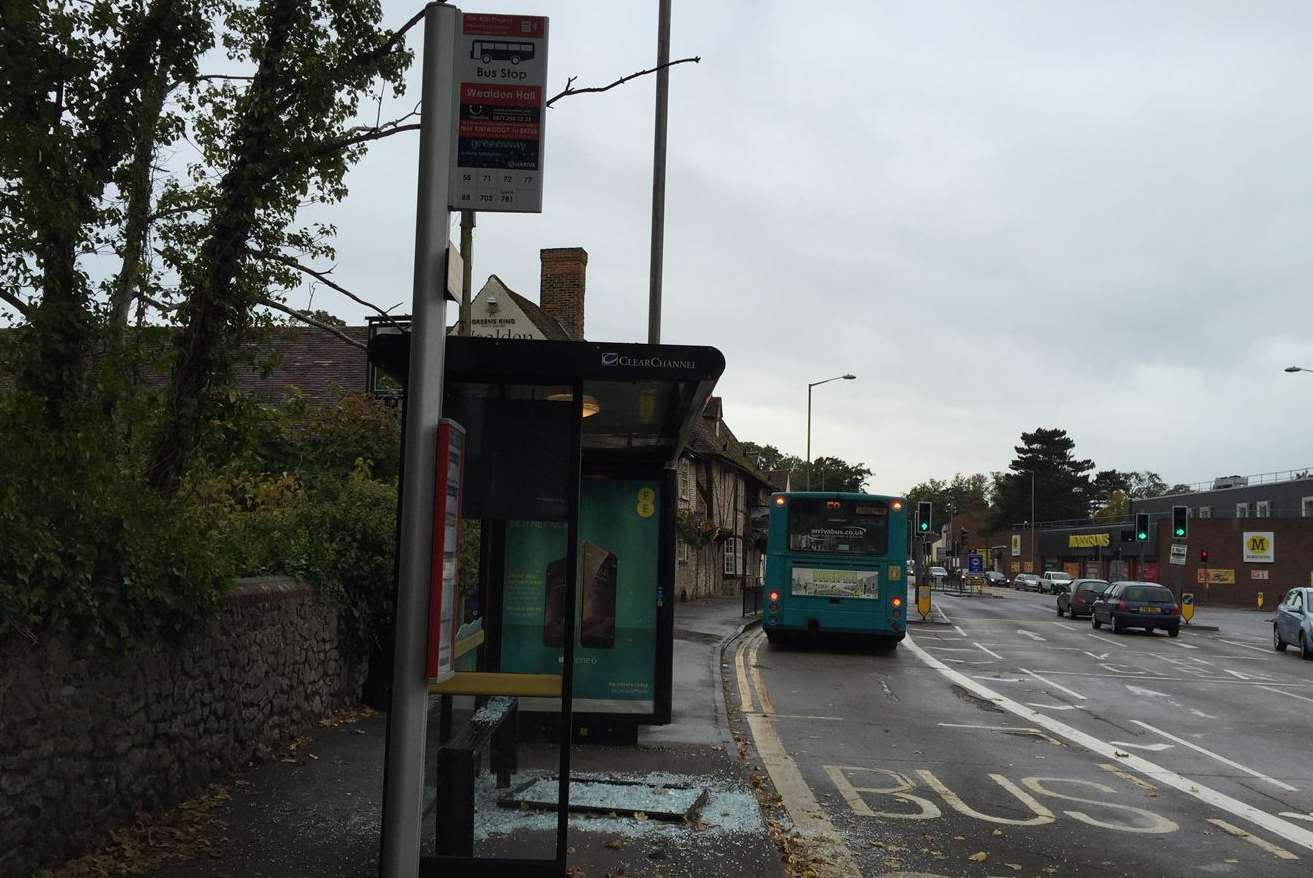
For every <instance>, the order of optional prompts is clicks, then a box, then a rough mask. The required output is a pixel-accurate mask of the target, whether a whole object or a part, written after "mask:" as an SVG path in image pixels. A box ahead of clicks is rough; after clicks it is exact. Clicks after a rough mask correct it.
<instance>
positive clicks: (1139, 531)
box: [1135, 512, 1149, 543]
mask: <svg viewBox="0 0 1313 878" xmlns="http://www.w3.org/2000/svg"><path fill="white" fill-rule="evenodd" d="M1135 541H1136V542H1137V543H1147V542H1148V541H1149V513H1147V512H1137V513H1135Z"/></svg>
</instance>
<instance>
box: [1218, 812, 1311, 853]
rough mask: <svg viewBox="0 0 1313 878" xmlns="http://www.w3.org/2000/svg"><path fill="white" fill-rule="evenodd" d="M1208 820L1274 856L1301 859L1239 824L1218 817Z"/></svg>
mask: <svg viewBox="0 0 1313 878" xmlns="http://www.w3.org/2000/svg"><path fill="white" fill-rule="evenodd" d="M1208 822H1209V823H1211V824H1213V825H1214V826H1218V827H1221V828H1222V829H1223V830H1225V831H1226V832H1229V833H1230V834H1231V835H1234V836H1235V837H1236V838H1243V839H1244V840H1245V841H1247V842H1249V843H1250V844H1252V845H1254V846H1256V847H1260V848H1262V849H1263V850H1265V851H1267V852H1268V853H1269V854H1271V855H1272V856H1274V857H1277V858H1279V859H1282V860H1298V859H1299V857H1297V856H1295V855H1294V854H1292V853H1291V852H1290V851H1288V850H1286V849H1285V848H1280V847H1277V846H1276V845H1274V844H1272V842H1270V841H1267V840H1265V839H1261V838H1259V837H1258V836H1256V835H1254V834H1253V833H1250V832H1245V831H1244V830H1243V829H1241V828H1240V827H1239V826H1232V825H1231V824H1230V823H1227V822H1226V821H1225V820H1219V819H1218V818H1216V817H1209V818H1208Z"/></svg>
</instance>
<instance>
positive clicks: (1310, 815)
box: [1281, 811, 1313, 823]
mask: <svg viewBox="0 0 1313 878" xmlns="http://www.w3.org/2000/svg"><path fill="white" fill-rule="evenodd" d="M1281 816H1282V817H1294V818H1295V819H1296V820H1307V821H1308V822H1309V823H1313V812H1309V813H1308V814H1300V813H1299V812H1298V811H1282V812H1281Z"/></svg>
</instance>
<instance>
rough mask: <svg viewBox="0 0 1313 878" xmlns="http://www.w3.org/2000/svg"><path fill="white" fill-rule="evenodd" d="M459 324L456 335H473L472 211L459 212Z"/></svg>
mask: <svg viewBox="0 0 1313 878" xmlns="http://www.w3.org/2000/svg"><path fill="white" fill-rule="evenodd" d="M460 259H461V272H460V326H459V328H458V329H457V330H456V334H457V335H473V334H474V333H473V332H472V331H471V328H470V287H471V285H472V284H471V280H472V279H473V276H474V211H472V210H462V211H461V212H460Z"/></svg>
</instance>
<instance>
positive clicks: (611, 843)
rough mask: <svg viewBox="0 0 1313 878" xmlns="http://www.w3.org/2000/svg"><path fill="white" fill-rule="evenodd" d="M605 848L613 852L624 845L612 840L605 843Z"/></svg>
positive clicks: (621, 842) (617, 840)
mask: <svg viewBox="0 0 1313 878" xmlns="http://www.w3.org/2000/svg"><path fill="white" fill-rule="evenodd" d="M606 846H607V847H609V848H610V849H611V850H613V851H618V850H620V849H621V848H623V847H624V846H625V843H624V842H623V841H621V840H620V839H618V838H613V839H611V840H610V841H608V842H607V843H606Z"/></svg>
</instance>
